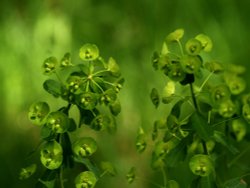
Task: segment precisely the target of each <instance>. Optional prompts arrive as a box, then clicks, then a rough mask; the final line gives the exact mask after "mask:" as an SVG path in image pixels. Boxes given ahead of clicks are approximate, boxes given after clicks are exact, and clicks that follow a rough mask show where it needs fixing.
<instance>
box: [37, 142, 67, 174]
mask: <svg viewBox="0 0 250 188" xmlns="http://www.w3.org/2000/svg"><path fill="white" fill-rule="evenodd" d="M40 155H41V156H40V159H41V162H42V164H43V165H44V166H45V167H46V168H48V169H50V170H54V169H57V168H59V167H60V166H61V164H62V161H63V149H62V146H61V145H60V144H59V143H58V142H56V141H55V140H53V141H48V142H47V143H45V144H44V145H43V146H42V147H41V151H40Z"/></svg>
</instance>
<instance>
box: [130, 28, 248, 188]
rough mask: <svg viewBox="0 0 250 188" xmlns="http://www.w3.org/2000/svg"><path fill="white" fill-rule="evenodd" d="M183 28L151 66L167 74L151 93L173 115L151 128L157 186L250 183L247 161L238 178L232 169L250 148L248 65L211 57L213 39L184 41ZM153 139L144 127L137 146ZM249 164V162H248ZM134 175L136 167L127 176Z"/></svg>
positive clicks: (203, 37)
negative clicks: (247, 179) (222, 61)
mask: <svg viewBox="0 0 250 188" xmlns="http://www.w3.org/2000/svg"><path fill="white" fill-rule="evenodd" d="M183 37H184V30H183V29H177V30H175V31H174V32H172V33H170V34H169V35H167V37H166V39H165V41H164V42H163V46H162V49H161V52H160V53H158V52H155V53H154V54H153V58H152V63H153V67H154V69H155V70H156V71H158V72H159V74H161V73H163V75H165V76H166V77H167V82H166V84H165V85H164V86H163V87H162V89H160V91H159V88H153V89H152V91H151V94H150V97H151V100H152V102H153V104H154V106H155V107H156V108H158V107H159V105H165V107H166V109H168V110H169V113H166V114H165V116H163V117H162V118H161V119H158V120H155V122H154V124H153V128H152V132H151V139H152V141H153V147H152V148H151V149H152V151H151V153H152V157H151V167H152V168H153V169H154V170H156V171H160V172H161V173H162V175H163V180H164V181H163V182H162V184H159V182H157V184H156V183H155V184H154V183H153V184H152V186H153V185H154V187H161V188H177V187H190V188H193V187H201V188H212V187H227V188H235V187H241V188H243V187H247V183H246V182H245V181H244V177H245V176H247V175H249V170H248V168H244V167H242V166H244V162H243V165H242V166H241V168H240V167H239V168H240V169H239V173H240V174H238V176H237V177H236V178H233V179H231V178H232V177H231V175H230V171H231V170H232V169H233V167H234V165H236V164H238V166H240V165H239V164H240V163H241V161H240V160H239V159H240V157H241V156H242V155H244V153H245V152H246V151H247V150H248V149H249V147H247V148H244V149H242V144H246V143H247V144H248V141H249V138H248V135H249V122H250V95H249V94H244V93H243V92H244V91H245V89H246V82H245V80H244V79H243V78H242V74H243V73H244V72H245V68H244V67H242V66H238V65H237V66H236V65H233V64H229V65H227V64H222V63H220V62H218V61H217V60H211V59H209V56H208V53H209V52H210V51H211V50H212V47H213V44H212V41H211V39H210V38H209V37H208V36H206V35H204V34H199V35H197V36H195V37H194V38H191V39H188V40H187V41H186V42H185V43H183ZM152 141H150V140H149V137H148V134H146V133H145V132H144V131H143V129H142V128H140V129H139V131H138V136H137V138H136V148H137V150H138V152H139V153H142V152H143V151H144V150H145V149H146V148H147V145H148V144H147V143H148V142H150V143H151V142H152ZM245 163H246V161H245ZM127 179H128V182H129V183H132V182H133V181H134V180H135V179H136V171H135V168H132V169H131V170H130V171H129V173H128V174H127Z"/></svg>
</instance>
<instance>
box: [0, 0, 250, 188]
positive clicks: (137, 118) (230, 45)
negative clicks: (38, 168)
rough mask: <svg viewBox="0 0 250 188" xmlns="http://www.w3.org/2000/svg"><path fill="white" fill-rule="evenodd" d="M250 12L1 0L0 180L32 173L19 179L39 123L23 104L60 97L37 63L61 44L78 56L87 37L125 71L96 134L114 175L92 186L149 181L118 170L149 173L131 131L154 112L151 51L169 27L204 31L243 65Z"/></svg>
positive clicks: (219, 52) (132, 1)
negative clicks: (110, 128)
mask: <svg viewBox="0 0 250 188" xmlns="http://www.w3.org/2000/svg"><path fill="white" fill-rule="evenodd" d="M249 16H250V1H248V0H239V1H235V0H219V1H218V0H209V1H208V0H143V1H142V0H109V1H101V0H72V1H68V0H39V1H38V0H37V1H34V0H21V1H20V0H11V1H10V0H1V1H0V187H9V188H28V187H33V185H34V182H35V179H36V178H37V177H38V176H39V174H36V175H34V178H32V179H30V180H27V181H19V180H18V173H19V170H20V168H21V167H23V166H25V165H28V164H29V162H34V161H36V160H38V159H39V155H37V156H36V157H34V158H32V159H26V156H27V154H28V153H29V152H30V151H32V150H33V149H34V148H35V147H36V146H37V144H38V143H39V128H38V127H34V126H32V125H31V123H30V122H29V121H28V119H27V111H28V108H29V105H30V104H31V103H33V102H34V101H38V100H46V101H49V103H51V104H53V105H54V106H57V105H60V104H61V102H62V101H61V100H60V99H59V100H58V99H53V97H52V96H50V95H49V94H47V93H46V92H45V91H44V90H43V89H42V83H43V81H44V80H45V79H46V76H44V75H42V72H41V63H42V62H43V60H44V59H45V58H47V57H48V56H51V55H55V56H57V57H59V58H61V57H62V56H63V54H64V53H65V52H71V53H72V55H73V57H74V58H73V59H74V60H75V61H79V58H78V49H79V48H80V47H81V45H82V44H84V43H86V42H89V43H95V44H97V45H98V47H99V48H100V51H101V55H102V56H103V57H104V58H108V57H109V56H112V57H114V58H115V59H116V60H117V62H118V63H119V65H120V67H121V70H122V73H123V75H124V77H125V79H126V82H125V86H124V88H123V89H122V91H121V94H120V98H121V103H122V107H123V111H122V113H121V114H120V115H119V117H118V122H119V123H118V131H117V133H116V134H115V135H108V134H104V135H99V139H100V145H101V146H100V148H101V149H100V156H97V157H96V158H97V159H98V158H103V159H104V160H110V161H113V163H114V164H115V165H116V166H117V171H118V176H117V177H116V178H106V179H105V178H104V180H101V181H100V182H99V183H98V184H97V187H98V188H105V187H109V188H110V187H111V188H114V187H120V188H127V187H132V188H133V187H134V188H135V187H136V188H140V187H149V188H152V187H153V186H152V185H151V186H150V185H148V183H147V182H145V181H143V180H138V181H136V182H135V184H133V185H128V183H127V182H126V180H125V178H124V177H125V174H126V172H127V171H128V170H129V168H130V167H131V166H137V168H138V169H137V170H138V174H140V176H141V177H142V179H143V178H144V179H149V178H150V177H151V175H152V171H150V167H149V163H150V162H149V154H148V155H147V152H146V153H145V154H140V155H139V154H137V153H136V151H135V148H134V139H135V134H136V132H137V130H138V127H139V126H143V127H144V128H145V130H146V131H150V130H151V126H152V123H153V121H154V120H155V119H156V118H157V116H158V115H159V114H160V113H159V112H157V111H155V109H154V107H153V105H152V104H151V102H150V100H149V93H150V90H151V88H152V87H153V86H155V85H161V84H162V83H163V82H164V78H162V77H161V76H159V75H157V73H156V72H154V71H153V68H152V66H151V56H152V53H153V51H155V50H160V48H161V45H162V41H163V40H164V38H165V36H166V35H167V34H168V33H169V32H171V31H173V30H175V29H176V28H184V29H185V35H186V36H187V37H192V36H195V35H197V34H199V33H205V34H207V35H209V36H210V37H211V39H212V40H213V42H214V48H213V51H212V53H211V56H212V57H213V58H217V59H218V60H220V61H223V62H225V63H236V64H242V65H245V66H246V67H247V68H248V70H250V64H249V56H250V53H249V52H250V45H249V44H250V35H249V33H250V21H249ZM246 79H247V81H250V77H249V76H246ZM162 113H164V110H163V111H162ZM159 181H161V179H160V180H159Z"/></svg>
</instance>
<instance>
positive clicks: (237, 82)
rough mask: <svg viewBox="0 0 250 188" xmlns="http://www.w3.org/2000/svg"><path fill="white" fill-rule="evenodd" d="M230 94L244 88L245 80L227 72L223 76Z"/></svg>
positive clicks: (241, 90)
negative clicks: (226, 74)
mask: <svg viewBox="0 0 250 188" xmlns="http://www.w3.org/2000/svg"><path fill="white" fill-rule="evenodd" d="M225 80H226V83H227V85H228V87H229V89H230V91H231V93H232V95H239V94H240V93H242V92H243V91H244V90H245V89H246V82H245V80H244V79H243V78H241V77H238V76H232V74H228V76H227V77H226V78H225Z"/></svg>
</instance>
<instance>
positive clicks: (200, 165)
mask: <svg viewBox="0 0 250 188" xmlns="http://www.w3.org/2000/svg"><path fill="white" fill-rule="evenodd" d="M189 167H190V169H191V171H192V172H193V173H194V174H195V175H198V176H208V175H209V174H210V173H212V172H213V170H214V165H213V161H212V159H211V158H210V157H209V156H208V155H204V154H197V155H194V156H193V157H192V158H191V159H190V161H189Z"/></svg>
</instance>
